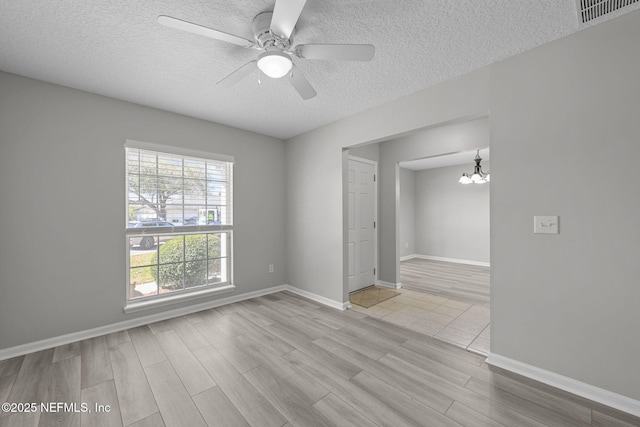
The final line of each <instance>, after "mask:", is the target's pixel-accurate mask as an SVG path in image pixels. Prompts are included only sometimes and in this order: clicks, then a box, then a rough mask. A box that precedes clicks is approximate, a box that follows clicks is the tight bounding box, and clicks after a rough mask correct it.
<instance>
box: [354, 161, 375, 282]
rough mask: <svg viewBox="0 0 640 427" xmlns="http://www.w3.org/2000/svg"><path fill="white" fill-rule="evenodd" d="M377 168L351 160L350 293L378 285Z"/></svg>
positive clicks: (369, 163)
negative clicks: (376, 232) (376, 269)
mask: <svg viewBox="0 0 640 427" xmlns="http://www.w3.org/2000/svg"><path fill="white" fill-rule="evenodd" d="M375 171H376V164H375V163H373V162H368V161H366V160H364V159H363V160H356V159H354V158H349V168H348V181H349V190H348V200H349V225H348V226H349V292H353V291H355V290H358V289H361V288H364V287H366V286H370V285H373V284H375V266H376V262H375V257H376V250H375V249H376V248H375V227H376V224H375V221H376V218H375V207H376V205H375V203H376V191H375V189H376V183H375Z"/></svg>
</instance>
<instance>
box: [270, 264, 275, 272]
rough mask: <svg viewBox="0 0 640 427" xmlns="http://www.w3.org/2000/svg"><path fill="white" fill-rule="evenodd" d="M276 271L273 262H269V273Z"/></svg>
mask: <svg viewBox="0 0 640 427" xmlns="http://www.w3.org/2000/svg"><path fill="white" fill-rule="evenodd" d="M274 271H275V267H274V265H273V264H269V273H273V272H274Z"/></svg>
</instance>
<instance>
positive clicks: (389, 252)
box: [378, 118, 489, 283]
mask: <svg viewBox="0 0 640 427" xmlns="http://www.w3.org/2000/svg"><path fill="white" fill-rule="evenodd" d="M487 146H489V120H488V119H487V118H483V119H476V120H471V121H467V122H462V123H456V124H447V125H443V126H437V127H433V128H429V129H426V130H423V131H420V132H417V133H415V134H412V135H409V136H405V137H401V138H397V139H394V140H390V141H386V142H384V143H381V144H380V165H379V170H380V179H379V183H378V188H379V200H380V203H379V211H378V218H379V221H380V228H379V238H378V242H379V251H378V253H379V254H380V255H379V262H378V265H379V266H380V275H379V276H378V277H380V280H383V281H385V282H391V283H398V282H399V270H400V255H399V254H401V253H402V249H401V247H402V240H401V233H400V226H401V223H402V221H401V218H400V214H401V211H400V207H399V204H400V203H399V200H398V199H399V194H400V190H399V188H398V183H399V170H400V168H399V167H398V162H400V161H403V160H413V159H420V158H424V157H432V156H438V155H442V154H449V153H457V152H460V151H468V150H475V149H476V148H478V147H487ZM458 185H459V184H458ZM416 207H417V205H416ZM416 232H417V217H416ZM417 249H418V248H417V247H416V250H417Z"/></svg>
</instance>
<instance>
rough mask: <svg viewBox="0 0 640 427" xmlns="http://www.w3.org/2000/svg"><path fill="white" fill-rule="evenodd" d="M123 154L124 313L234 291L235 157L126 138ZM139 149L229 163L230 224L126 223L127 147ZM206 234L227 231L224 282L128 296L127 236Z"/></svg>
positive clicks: (127, 190)
mask: <svg viewBox="0 0 640 427" xmlns="http://www.w3.org/2000/svg"><path fill="white" fill-rule="evenodd" d="M124 148H125V150H124V153H125V155H124V157H125V163H124V164H125V201H126V203H125V239H124V240H125V246H126V273H125V275H126V281H125V284H126V286H125V306H124V311H125V313H133V312H137V311H141V310H146V309H151V308H156V307H161V306H165V305H170V304H176V303H179V302H184V301H189V300H194V299H198V298H203V297H206V296H211V295H215V294H220V293H227V292H231V291H233V290H235V285H234V284H233V271H234V269H233V200H234V198H233V164H234V160H235V159H234V157H233V156H227V155H223V154H214V153H209V152H205V151H198V150H191V149H183V148H177V147H171V146H166V145H160V144H153V143H148V142H141V141H134V140H127V141H126V143H125V145H124ZM128 148H132V149H140V150H146V151H152V152H156V153H158V154H167V155H174V156H180V157H185V158H195V159H199V160H215V161H223V162H228V163H231V168H232V169H231V182H230V185H229V193H230V194H229V197H230V199H231V201H230V203H229V205H228V209H230V211H229V224H206V225H187V226H184V225H183V226H175V227H145V228H130V227H128V223H129V212H128V205H129V201H128V200H129V185H128V184H129V168H128V163H127V154H126V153H127V149H128ZM209 233H214V234H218V233H226V235H227V250H226V254H227V255H226V257H227V258H228V264H227V281H225V282H220V283H212V284H210V285H204V286H198V287H195V288H193V289H182V290H178V291H173V292H170V293H166V294H158V295H151V296H145V297H139V298H135V299H131V298H130V277H129V275H130V267H131V265H130V260H131V258H130V256H131V254H130V249H131V247H130V245H129V238H130V237H133V236H144V235H154V236H160V235H184V236H186V235H190V234H209Z"/></svg>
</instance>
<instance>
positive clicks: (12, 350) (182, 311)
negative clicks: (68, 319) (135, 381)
mask: <svg viewBox="0 0 640 427" xmlns="http://www.w3.org/2000/svg"><path fill="white" fill-rule="evenodd" d="M282 291H289V292H292V293H294V294H298V295H300V296H303V297H305V298H309V299H310V300H313V301H315V302H318V303H320V304H323V305H327V306H329V307H332V308H337V309H338V310H345V309H347V308H348V306H349V305H350V304H349V302H346V303H341V302H337V301H333V300H330V299H329V298H325V297H323V296H320V295H317V294H314V293H311V292H307V291H303V290H300V289H298V288H294V287H293V286H291V285H279V286H274V287H271V288H267V289H260V290H258V291H252V292H246V293H243V294H239V295H232V296H229V297H226V298H220V299H216V300H213V301H207V302H204V303H200V304H195V305H190V306H188V307H182V308H177V309H173V310H167V311H163V312H162V313H156V314H151V315H148V316H142V317H137V318H135V319H131V320H125V321H123V322H118V323H112V324H110V325H105V326H99V327H97V328H92V329H85V330H83V331H78V332H72V333H70V334H65V335H60V336H57V337H52V338H46V339H43V340H40V341H34V342H30V343H27V344H21V345H17V346H14V347H8V348H4V349H0V360H4V359H10V358H12V357H16V356H22V355H24V354H28V353H33V352H35V351H41V350H46V349H48V348H52V347H57V346H60V345H64V344H70V343H73V342H77V341H82V340H86V339H89V338H94V337H98V336H101V335H106V334H110V333H113V332H118V331H122V330H125V329H131V328H135V327H137V326H142V325H147V324H149V323H154V322H159V321H161V320H167V319H171V318H173V317H178V316H184V315H186V314H191V313H195V312H198V311H202V310H208V309H210V308H215V307H220V306H222V305H227V304H232V303H234V302H240V301H244V300H247V299H251V298H257V297H261V296H263V295H269V294H273V293H276V292H282Z"/></svg>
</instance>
